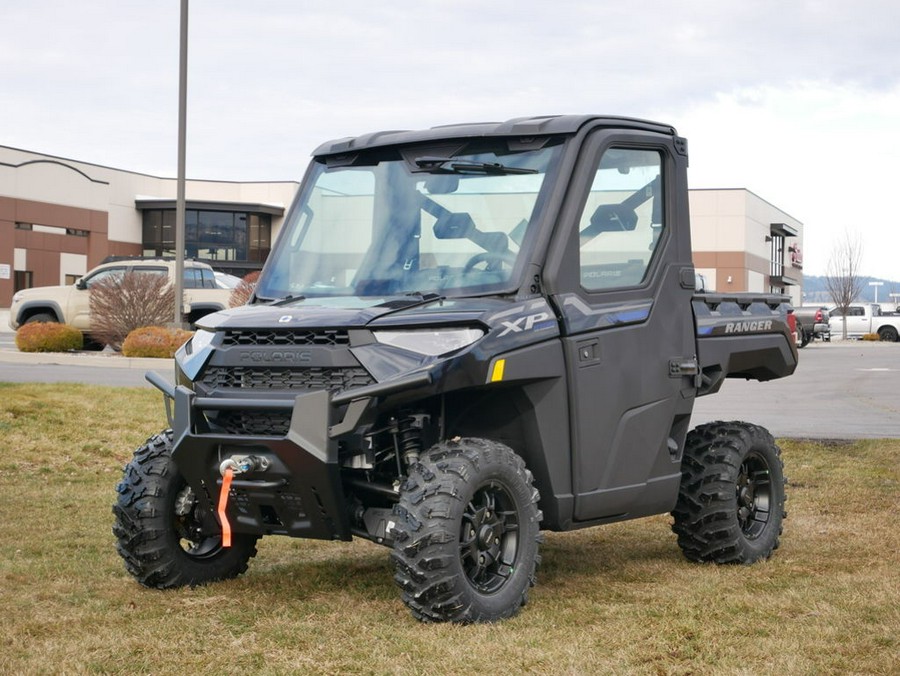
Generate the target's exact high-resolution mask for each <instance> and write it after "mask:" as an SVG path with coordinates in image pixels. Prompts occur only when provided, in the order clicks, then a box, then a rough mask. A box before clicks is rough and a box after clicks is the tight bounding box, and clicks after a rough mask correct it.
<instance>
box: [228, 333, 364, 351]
mask: <svg viewBox="0 0 900 676" xmlns="http://www.w3.org/2000/svg"><path fill="white" fill-rule="evenodd" d="M349 344H350V335H349V334H348V333H347V331H344V330H318V331H291V330H284V329H283V330H279V331H271V330H269V331H256V330H247V331H238V330H231V331H226V332H225V338H224V339H223V342H222V345H223V347H234V346H238V345H243V346H251V347H259V346H261V345H301V346H310V345H320V346H322V347H341V346H346V345H349Z"/></svg>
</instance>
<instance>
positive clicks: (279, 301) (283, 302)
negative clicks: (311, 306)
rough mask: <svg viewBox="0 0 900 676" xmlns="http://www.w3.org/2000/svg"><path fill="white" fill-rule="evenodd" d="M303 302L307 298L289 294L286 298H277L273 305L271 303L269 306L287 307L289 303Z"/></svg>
mask: <svg viewBox="0 0 900 676" xmlns="http://www.w3.org/2000/svg"><path fill="white" fill-rule="evenodd" d="M301 300H306V296H301V295H297V296H292V295H291V294H288V295H287V296H285V297H284V298H276V299H275V300H273V301H272V302H271V303H269V305H270V306H271V307H278V306H279V305H287V304H288V303H293V302H295V301H301Z"/></svg>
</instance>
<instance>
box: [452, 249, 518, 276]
mask: <svg viewBox="0 0 900 676" xmlns="http://www.w3.org/2000/svg"><path fill="white" fill-rule="evenodd" d="M481 263H487V266H486V267H485V270H486V271H488V272H494V271H497V270H500V269H501V268H502V267H503V264H504V263H506V264H507V265H508V266H509V267H512V266H513V265H515V263H516V257H515V254H513V253H512V252H511V251H482V252H481V253H477V254H475V255H474V256H472V257H471V258H470V259H469V260H467V261H466V264H465V266H464V267H463V274H466V273H468V272H471V271H472V270H474V269H475V266H476V265H480V264H481Z"/></svg>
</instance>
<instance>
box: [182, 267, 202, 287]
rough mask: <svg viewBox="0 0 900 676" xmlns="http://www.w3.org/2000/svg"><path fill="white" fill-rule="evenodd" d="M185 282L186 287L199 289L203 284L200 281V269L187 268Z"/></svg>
mask: <svg viewBox="0 0 900 676" xmlns="http://www.w3.org/2000/svg"><path fill="white" fill-rule="evenodd" d="M182 279H183V284H184V288H185V289H199V288H200V287H201V286H202V283H201V281H200V270H198V269H197V268H185V269H184V277H183V278H182Z"/></svg>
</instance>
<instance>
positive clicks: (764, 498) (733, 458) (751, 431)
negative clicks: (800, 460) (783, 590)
mask: <svg viewBox="0 0 900 676" xmlns="http://www.w3.org/2000/svg"><path fill="white" fill-rule="evenodd" d="M784 484H785V480H784V466H783V464H782V461H781V451H780V449H779V448H778V446H776V445H775V441H774V439H772V435H771V434H769V433H768V432H767V431H766V430H765V429H763V428H762V427H758V426H757V425H751V424H748V423H742V422H731V423H723V422H716V423H711V424H709V425H701V426H699V427H697V429H695V430H693V431H691V432H690V433H689V434H688V437H687V442H686V444H685V451H684V459H683V461H682V476H681V488H680V490H679V494H678V502H677V504H676V505H675V509H674V511H673V512H672V516H673V517H674V519H675V523H674V525H673V526H672V530H674V531H675V533H676V534H677V535H678V545H679V546H680V547H681V550H682V552H683V553H684V555H685V557H687V558H688V559H690V560H691V561H714V562H716V563H753V562H754V561H758V560H760V559H766V558H768V557H769V556H771V555H772V552H773V551H774V550H775V549H777V548H778V540H779V537H780V536H781V531H782V522H783V519H784V517H785V516H786V513H785V511H784V502H785V489H784Z"/></svg>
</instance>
